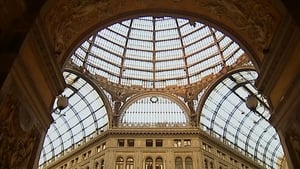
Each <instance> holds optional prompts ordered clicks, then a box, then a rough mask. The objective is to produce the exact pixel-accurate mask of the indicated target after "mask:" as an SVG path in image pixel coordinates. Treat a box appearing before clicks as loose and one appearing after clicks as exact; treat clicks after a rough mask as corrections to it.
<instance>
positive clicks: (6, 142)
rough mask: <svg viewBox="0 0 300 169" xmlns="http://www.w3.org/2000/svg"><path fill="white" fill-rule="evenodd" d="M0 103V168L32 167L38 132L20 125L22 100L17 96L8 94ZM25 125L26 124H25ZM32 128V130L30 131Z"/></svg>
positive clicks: (17, 168)
mask: <svg viewBox="0 0 300 169" xmlns="http://www.w3.org/2000/svg"><path fill="white" fill-rule="evenodd" d="M2 98H3V99H2V100H1V103H0V112H1V113H0V120H1V123H0V169H7V168H11V169H22V168H30V167H32V166H28V165H29V161H30V160H31V156H32V155H35V154H34V153H32V151H33V148H34V144H35V143H37V142H36V140H37V139H38V137H39V136H37V134H38V132H37V131H35V130H33V129H31V127H32V126H30V128H27V127H26V130H28V131H24V130H23V129H22V127H21V125H20V121H22V120H21V119H20V116H19V114H20V113H22V112H20V110H21V109H20V106H21V104H20V102H19V101H18V100H17V98H16V97H14V96H12V95H7V96H4V97H2ZM23 127H24V126H23ZM29 129H30V131H29Z"/></svg>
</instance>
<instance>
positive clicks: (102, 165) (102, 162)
mask: <svg viewBox="0 0 300 169" xmlns="http://www.w3.org/2000/svg"><path fill="white" fill-rule="evenodd" d="M100 169H104V160H101V166H100Z"/></svg>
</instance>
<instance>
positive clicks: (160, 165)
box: [155, 157, 164, 169]
mask: <svg viewBox="0 0 300 169" xmlns="http://www.w3.org/2000/svg"><path fill="white" fill-rule="evenodd" d="M155 169H164V162H163V158H161V157H157V158H156V159H155Z"/></svg>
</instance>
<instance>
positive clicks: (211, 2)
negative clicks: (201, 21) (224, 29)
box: [195, 0, 278, 53]
mask: <svg viewBox="0 0 300 169" xmlns="http://www.w3.org/2000/svg"><path fill="white" fill-rule="evenodd" d="M195 2H196V3H197V4H198V6H201V7H202V8H207V9H208V11H209V12H211V13H212V14H213V15H216V16H217V19H218V20H224V19H225V18H226V20H229V21H230V22H232V23H233V24H234V25H235V26H236V27H237V29H238V30H239V31H241V32H243V33H245V34H246V35H247V38H248V40H250V41H251V43H252V44H255V46H256V50H259V51H260V52H259V53H262V52H263V50H265V49H268V48H269V43H270V41H271V39H272V36H273V34H274V32H275V28H276V26H277V24H278V14H277V13H276V11H275V10H274V8H273V7H272V6H271V4H270V3H267V2H265V1H261V0H251V1H240V0H234V1H232V0H217V1H216V0H206V1H204V2H203V1H201V0H195Z"/></svg>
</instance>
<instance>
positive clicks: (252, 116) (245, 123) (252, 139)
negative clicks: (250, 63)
mask: <svg viewBox="0 0 300 169" xmlns="http://www.w3.org/2000/svg"><path fill="white" fill-rule="evenodd" d="M256 78H257V73H256V72H255V71H254V70H249V69H248V70H247V69H246V70H240V71H235V72H233V73H229V74H228V76H226V77H223V78H221V79H220V80H219V81H218V82H217V83H216V84H217V85H216V84H214V85H212V87H211V88H210V89H209V90H208V91H207V93H206V96H205V97H204V98H203V99H204V100H205V101H204V102H203V103H201V106H202V107H201V108H202V109H201V112H199V113H201V117H200V125H203V126H206V127H207V128H208V129H209V130H208V131H207V132H209V133H210V134H211V135H213V136H215V137H217V138H219V139H221V140H222V141H224V142H228V143H230V144H231V146H232V147H233V148H235V149H237V150H239V151H241V152H244V153H245V154H246V155H250V156H252V159H253V160H258V161H260V162H261V164H264V165H266V166H268V167H270V168H277V167H279V166H280V164H279V163H278V162H276V160H275V162H274V158H276V159H277V161H280V160H279V159H280V158H282V156H283V151H282V147H280V146H279V147H278V148H277V146H278V145H280V141H279V140H277V141H276V139H275V138H277V133H276V131H275V129H274V128H273V127H272V126H271V124H270V122H269V120H268V119H269V117H270V113H269V109H270V108H269V106H268V103H267V100H266V99H265V98H264V97H263V96H262V95H260V94H259V93H258V91H257V90H256V88H255V86H254V83H255V80H256ZM249 95H254V96H255V97H256V98H257V100H258V106H257V107H256V109H253V110H252V109H249V108H247V106H246V104H245V102H246V98H247V97H248V96H249ZM274 136H275V137H274ZM272 155H275V156H276V157H272Z"/></svg>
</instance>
